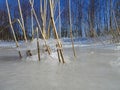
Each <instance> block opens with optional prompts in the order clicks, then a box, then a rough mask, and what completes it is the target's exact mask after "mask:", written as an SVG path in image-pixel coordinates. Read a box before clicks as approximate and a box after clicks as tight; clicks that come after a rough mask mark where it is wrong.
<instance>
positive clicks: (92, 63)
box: [0, 46, 120, 90]
mask: <svg viewBox="0 0 120 90" xmlns="http://www.w3.org/2000/svg"><path fill="white" fill-rule="evenodd" d="M75 49H76V53H77V58H76V59H74V57H73V52H72V49H71V48H69V47H67V48H66V47H64V56H65V57H66V58H67V59H68V60H65V61H66V63H65V64H62V63H59V62H58V60H57V59H55V57H56V54H55V53H53V56H52V55H51V56H48V55H45V54H44V55H43V57H41V58H42V59H41V61H40V62H38V61H36V62H33V61H26V58H23V59H22V60H21V59H19V56H18V53H17V50H15V49H10V48H7V49H6V48H0V90H120V85H119V83H120V51H119V50H117V51H116V50H113V49H104V48H103V47H99V48H96V47H95V48H94V47H79V46H76V48H75ZM34 57H36V56H34ZM34 57H33V58H34ZM52 57H54V58H52ZM27 59H28V57H27ZM34 59H35V58H34Z"/></svg>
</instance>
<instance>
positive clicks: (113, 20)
mask: <svg viewBox="0 0 120 90" xmlns="http://www.w3.org/2000/svg"><path fill="white" fill-rule="evenodd" d="M55 1H56V2H57V1H59V0H55ZM20 2H21V8H22V12H23V18H24V22H25V30H26V34H27V38H28V39H31V37H32V30H31V6H30V3H29V0H20ZM8 3H9V6H10V12H11V16H12V21H14V20H15V19H16V18H19V19H20V14H19V8H18V4H17V0H8ZM70 3H71V19H72V33H73V36H74V37H96V35H97V36H104V35H109V34H110V35H112V36H113V37H117V36H119V35H120V0H71V2H70ZM0 4H1V5H0V40H13V36H12V33H11V28H10V27H7V28H6V26H8V25H9V19H8V13H7V8H6V4H5V0H4V1H0ZM58 6H59V5H58V3H56V7H55V8H56V9H55V11H54V12H55V15H54V19H55V23H56V26H57V30H58V33H60V35H61V36H60V37H61V38H62V37H70V20H69V17H70V14H69V0H60V15H59V10H58V8H59V7H58ZM34 8H35V11H36V13H37V16H38V19H39V22H40V23H41V27H42V20H41V15H40V13H41V12H40V0H35V3H34ZM46 15H47V17H46V22H47V23H46V32H47V27H48V24H49V23H48V21H49V19H50V10H49V4H48V6H47V14H46ZM59 16H60V17H61V30H60V31H61V32H60V31H59V26H58V23H59V20H58V17H59ZM13 26H14V30H15V34H16V36H17V39H18V40H23V33H22V32H21V28H20V26H19V25H18V24H17V23H15V24H14V25H13ZM36 26H37V23H36V22H35V21H34V28H35V27H36ZM50 35H51V36H50V37H52V32H50Z"/></svg>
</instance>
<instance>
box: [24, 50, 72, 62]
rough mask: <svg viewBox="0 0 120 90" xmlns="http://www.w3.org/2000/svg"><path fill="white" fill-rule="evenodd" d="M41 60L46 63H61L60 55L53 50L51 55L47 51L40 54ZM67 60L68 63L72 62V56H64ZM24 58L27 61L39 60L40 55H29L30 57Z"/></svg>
mask: <svg viewBox="0 0 120 90" xmlns="http://www.w3.org/2000/svg"><path fill="white" fill-rule="evenodd" d="M40 59H41V60H40V62H44V63H51V64H55V63H59V60H58V55H57V52H53V53H51V55H48V54H47V53H43V54H41V55H40ZM64 59H65V62H66V63H70V62H71V61H70V57H68V56H64ZM22 60H25V61H27V62H38V61H39V60H38V55H37V54H36V55H33V56H29V57H25V58H23V59H22Z"/></svg>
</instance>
